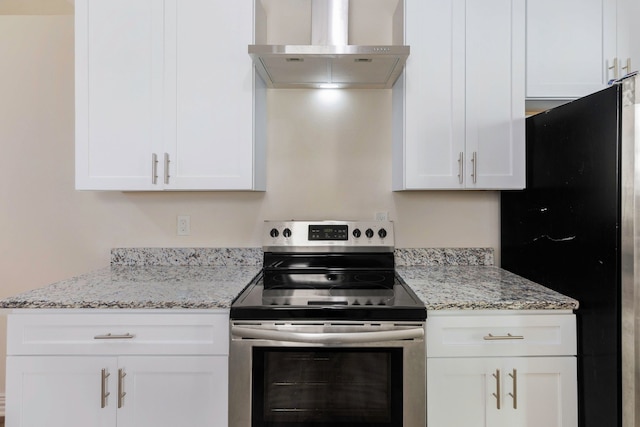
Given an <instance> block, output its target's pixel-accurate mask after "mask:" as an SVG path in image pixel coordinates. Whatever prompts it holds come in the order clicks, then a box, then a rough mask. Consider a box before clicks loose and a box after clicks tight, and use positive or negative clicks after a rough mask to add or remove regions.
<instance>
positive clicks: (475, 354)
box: [427, 312, 578, 427]
mask: <svg viewBox="0 0 640 427" xmlns="http://www.w3.org/2000/svg"><path fill="white" fill-rule="evenodd" d="M522 313H523V312H519V313H518V314H516V315H513V314H502V315H495V314H494V315H488V316H483V315H482V314H479V315H478V314H474V315H459V316H458V315H455V314H453V315H452V314H451V312H449V313H448V315H445V316H442V317H438V316H437V315H432V314H429V315H428V316H427V425H428V426H429V427H450V426H465V427H503V426H504V427H513V426H522V427H577V425H578V420H577V366H576V357H575V353H576V336H575V317H574V316H573V315H571V314H564V315H557V314H550V315H545V314H540V313H537V314H535V315H527V314H522ZM430 344H431V345H430ZM430 348H431V351H430Z"/></svg>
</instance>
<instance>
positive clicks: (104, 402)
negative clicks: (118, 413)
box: [100, 369, 111, 409]
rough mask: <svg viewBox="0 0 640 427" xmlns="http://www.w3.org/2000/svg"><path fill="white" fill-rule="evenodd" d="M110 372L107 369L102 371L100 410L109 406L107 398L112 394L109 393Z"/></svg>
mask: <svg viewBox="0 0 640 427" xmlns="http://www.w3.org/2000/svg"><path fill="white" fill-rule="evenodd" d="M109 375H111V374H109V372H107V370H106V369H103V370H102V381H101V386H100V408H102V409H104V408H105V407H106V406H107V397H109V395H110V394H111V393H109V392H108V391H107V378H109Z"/></svg>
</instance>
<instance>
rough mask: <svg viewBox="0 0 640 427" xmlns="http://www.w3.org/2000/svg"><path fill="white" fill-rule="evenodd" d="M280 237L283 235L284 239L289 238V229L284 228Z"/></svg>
mask: <svg viewBox="0 0 640 427" xmlns="http://www.w3.org/2000/svg"><path fill="white" fill-rule="evenodd" d="M282 235H283V236H284V237H291V230H290V229H288V228H285V229H284V230H283V231H282Z"/></svg>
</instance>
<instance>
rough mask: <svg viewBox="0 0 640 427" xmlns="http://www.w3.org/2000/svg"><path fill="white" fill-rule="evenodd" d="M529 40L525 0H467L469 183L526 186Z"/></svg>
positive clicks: (486, 186) (489, 186) (475, 185)
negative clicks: (526, 27)
mask: <svg viewBox="0 0 640 427" xmlns="http://www.w3.org/2000/svg"><path fill="white" fill-rule="evenodd" d="M524 40H525V0H467V2H466V55H465V57H466V138H465V140H466V158H465V183H466V187H467V188H474V189H522V188H524V187H525V108H524V85H525V82H524V72H525V71H524V70H525V63H524V61H525V54H524Z"/></svg>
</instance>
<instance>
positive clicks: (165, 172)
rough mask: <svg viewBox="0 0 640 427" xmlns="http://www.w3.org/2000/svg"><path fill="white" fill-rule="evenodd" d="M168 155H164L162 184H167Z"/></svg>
mask: <svg viewBox="0 0 640 427" xmlns="http://www.w3.org/2000/svg"><path fill="white" fill-rule="evenodd" d="M169 163H171V161H170V160H169V153H164V183H165V184H169V177H170V175H169Z"/></svg>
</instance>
